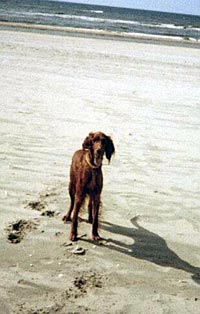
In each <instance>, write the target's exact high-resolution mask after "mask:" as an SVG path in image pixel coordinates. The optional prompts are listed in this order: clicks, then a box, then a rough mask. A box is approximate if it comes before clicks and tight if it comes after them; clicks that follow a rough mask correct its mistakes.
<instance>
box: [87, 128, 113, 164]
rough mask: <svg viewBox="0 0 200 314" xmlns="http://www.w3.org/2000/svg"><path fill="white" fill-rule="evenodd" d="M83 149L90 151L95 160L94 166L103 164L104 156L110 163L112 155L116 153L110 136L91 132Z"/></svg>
mask: <svg viewBox="0 0 200 314" xmlns="http://www.w3.org/2000/svg"><path fill="white" fill-rule="evenodd" d="M82 147H83V149H89V150H90V152H91V155H92V158H93V163H94V165H99V164H101V163H102V160H103V156H104V154H105V155H106V158H107V159H108V161H109V162H110V160H111V157H112V155H113V154H114V152H115V147H114V144H113V141H112V139H111V138H110V136H107V135H105V134H104V133H102V132H95V133H94V132H91V133H89V134H88V136H87V137H86V138H85V140H84V142H83V144H82Z"/></svg>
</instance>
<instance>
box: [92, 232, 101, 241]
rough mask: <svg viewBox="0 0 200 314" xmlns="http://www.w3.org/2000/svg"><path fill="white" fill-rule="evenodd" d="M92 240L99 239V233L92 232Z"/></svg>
mask: <svg viewBox="0 0 200 314" xmlns="http://www.w3.org/2000/svg"><path fill="white" fill-rule="evenodd" d="M92 240H93V241H100V240H101V237H100V235H99V234H98V233H97V234H92Z"/></svg>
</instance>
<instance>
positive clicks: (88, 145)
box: [82, 133, 94, 149]
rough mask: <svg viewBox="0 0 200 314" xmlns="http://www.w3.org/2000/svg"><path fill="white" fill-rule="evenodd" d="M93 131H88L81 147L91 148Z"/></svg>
mask: <svg viewBox="0 0 200 314" xmlns="http://www.w3.org/2000/svg"><path fill="white" fill-rule="evenodd" d="M93 136H94V133H89V134H88V136H87V137H86V138H85V139H84V141H83V144H82V147H83V149H91V148H92V144H93Z"/></svg>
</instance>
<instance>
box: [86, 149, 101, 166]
mask: <svg viewBox="0 0 200 314" xmlns="http://www.w3.org/2000/svg"><path fill="white" fill-rule="evenodd" d="M85 160H86V162H87V164H88V166H89V167H90V168H92V169H98V168H100V167H101V165H102V160H101V161H100V162H99V163H98V164H97V165H94V164H92V162H91V160H92V156H91V152H90V150H89V149H88V150H87V154H86V155H85Z"/></svg>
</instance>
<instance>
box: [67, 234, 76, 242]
mask: <svg viewBox="0 0 200 314" xmlns="http://www.w3.org/2000/svg"><path fill="white" fill-rule="evenodd" d="M77 239H78V238H77V234H74V233H72V232H71V233H70V236H69V240H70V241H72V242H74V241H77Z"/></svg>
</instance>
